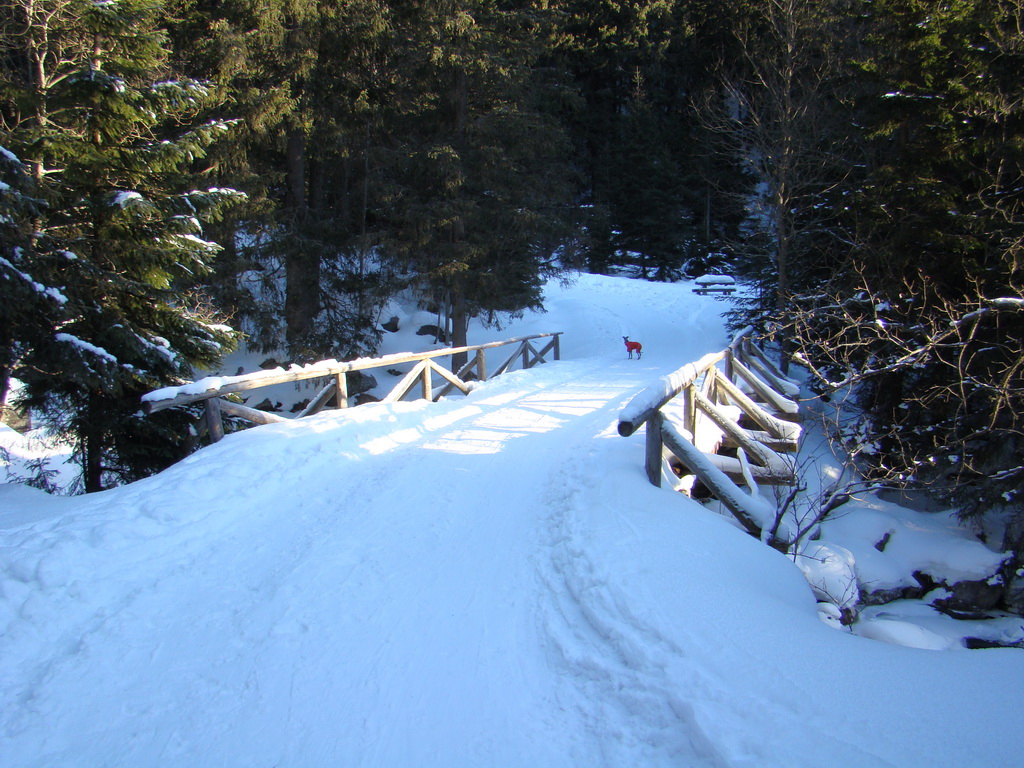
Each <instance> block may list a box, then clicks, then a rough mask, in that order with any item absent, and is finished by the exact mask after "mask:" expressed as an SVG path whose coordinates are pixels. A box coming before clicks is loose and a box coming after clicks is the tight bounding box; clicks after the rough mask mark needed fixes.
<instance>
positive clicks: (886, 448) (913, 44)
mask: <svg viewBox="0 0 1024 768" xmlns="http://www.w3.org/2000/svg"><path fill="white" fill-rule="evenodd" d="M860 9H861V10H862V11H863V14H862V18H863V19H864V20H865V24H866V27H867V29H866V32H867V34H865V35H864V36H863V38H862V40H863V43H862V49H861V50H860V51H859V55H858V56H857V57H856V59H855V60H856V61H857V62H858V69H857V71H856V78H855V79H853V80H852V81H851V82H852V84H853V86H854V88H853V89H851V93H853V94H856V96H857V98H856V102H855V107H856V114H855V121H854V124H855V125H857V126H858V127H859V130H860V132H861V133H860V135H859V136H858V137H857V138H858V140H859V141H860V142H861V145H862V146H863V147H864V156H865V157H866V158H867V161H866V163H865V164H864V169H863V174H862V176H861V177H860V179H859V183H858V184H856V185H853V184H851V185H850V186H849V187H848V188H847V190H846V191H847V194H846V195H845V199H844V203H843V216H844V219H845V222H846V224H847V231H848V232H849V233H850V242H851V244H852V248H851V251H850V254H849V258H848V260H847V261H846V262H845V264H844V265H843V266H844V269H837V270H836V273H835V276H834V279H833V281H832V284H831V286H830V288H831V289H832V290H830V291H828V292H827V293H826V292H819V295H818V296H808V297H807V298H806V301H805V302H804V305H803V306H804V307H805V308H806V309H807V313H806V314H805V315H804V316H803V319H804V320H805V321H806V325H805V327H804V328H803V329H801V330H800V331H799V332H798V333H797V334H795V335H796V336H799V337H801V338H802V339H803V352H804V355H805V357H806V358H807V359H808V360H810V361H813V363H814V364H816V365H817V366H819V368H820V369H821V370H822V372H823V373H824V376H825V378H827V379H831V380H833V381H835V382H837V383H842V382H856V383H857V389H856V392H857V395H858V402H859V403H860V405H861V406H862V408H863V410H864V419H863V422H862V424H861V425H859V427H858V431H859V434H858V435H857V438H856V444H857V445H859V446H861V447H862V448H864V449H865V450H864V454H863V455H864V458H865V465H866V467H867V468H869V470H870V471H872V472H874V473H875V474H876V475H877V476H878V477H880V478H884V479H888V480H891V481H893V482H900V483H910V484H917V485H919V486H920V487H925V488H928V489H929V490H930V491H931V492H933V493H934V494H936V495H938V496H940V497H942V498H944V499H945V500H947V501H953V502H955V503H957V504H959V505H961V509H963V510H964V511H965V512H967V513H969V512H971V511H980V510H983V509H986V508H991V507H993V506H999V505H1003V506H1008V507H1010V508H1015V509H1018V510H1019V509H1021V508H1022V500H1021V498H1020V496H1019V491H1018V488H1019V484H1020V479H1021V476H1022V472H1021V469H1020V468H1021V467H1022V466H1024V443H1022V441H1021V440H1020V437H1019V435H1020V429H1021V426H1022V425H1021V422H1020V419H1019V414H1020V413H1021V412H1022V408H1024V401H1022V400H1021V398H1022V396H1024V379H1022V376H1021V371H1022V366H1024V347H1022V345H1021V339H1022V338H1024V313H1022V311H1021V307H1022V306H1024V292H1022V288H1024V285H1022V279H1021V278H1022V273H1021V262H1020V255H1021V243H1022V242H1024V241H1022V233H1024V185H1022V180H1024V89H1022V85H1021V82H1020V78H1019V72H1020V71H1021V67H1022V66H1024V38H1022V36H1021V31H1020V30H1021V22H1022V21H1024V6H1022V4H1021V3H1020V2H1002V1H999V2H981V1H980V0H961V1H960V2H933V1H931V0H878V1H877V2H872V3H863V4H861V6H860ZM1015 546H1018V547H1019V546H1020V542H1018V543H1017V544H1015Z"/></svg>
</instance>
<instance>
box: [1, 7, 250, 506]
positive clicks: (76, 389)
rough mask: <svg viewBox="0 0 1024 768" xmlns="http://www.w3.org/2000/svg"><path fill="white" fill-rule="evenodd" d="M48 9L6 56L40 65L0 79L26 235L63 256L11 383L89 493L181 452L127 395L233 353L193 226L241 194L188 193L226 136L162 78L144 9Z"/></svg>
mask: <svg viewBox="0 0 1024 768" xmlns="http://www.w3.org/2000/svg"><path fill="white" fill-rule="evenodd" d="M57 6H58V7H57V9H56V10H57V14H55V15H49V16H48V17H47V19H46V23H47V24H48V25H49V27H48V28H47V29H46V30H45V32H46V34H43V31H44V30H42V29H39V28H37V27H36V26H34V25H37V24H38V23H39V18H38V17H35V16H33V15H32V14H31V11H33V10H38V8H39V6H38V5H35V4H31V3H25V4H24V6H23V7H22V10H24V11H25V16H24V17H23V18H22V22H23V23H24V24H25V27H26V28H27V29H28V30H29V34H27V35H26V36H24V37H22V38H21V39H20V40H18V41H17V42H20V44H21V48H20V49H19V50H18V53H19V55H21V56H22V57H23V58H24V59H26V60H29V61H35V62H38V63H39V64H40V66H38V67H34V68H29V69H28V70H27V73H26V71H25V70H22V71H18V70H14V69H8V70H7V73H6V76H7V78H8V82H9V83H10V84H11V86H13V87H12V88H10V89H9V92H10V93H11V94H12V96H13V98H12V99H11V100H9V101H8V109H7V110H6V114H7V115H14V116H15V118H13V119H12V120H11V122H12V127H11V131H10V139H11V143H12V146H13V147H14V148H15V149H16V151H17V152H18V153H19V154H20V156H21V157H22V158H23V159H24V160H25V161H26V162H27V163H29V164H30V165H31V166H32V167H33V168H34V169H35V174H34V175H35V177H36V178H37V180H38V183H39V192H40V196H41V197H42V198H43V199H44V201H45V203H46V207H45V208H44V209H43V210H42V211H41V215H40V216H39V219H38V221H37V222H36V223H37V229H38V231H39V232H40V233H41V238H42V239H43V240H45V242H46V243H47V244H48V245H49V247H50V250H51V251H52V252H54V253H59V254H61V256H62V259H61V261H60V264H59V268H58V269H56V270H55V271H54V279H53V281H54V283H55V284H59V285H60V286H61V288H60V290H61V292H62V295H63V296H64V297H65V299H66V302H65V303H64V304H63V307H62V313H61V316H60V318H59V322H57V323H52V324H51V325H50V327H48V328H47V329H46V333H45V335H44V336H42V337H40V338H35V339H31V340H30V341H31V345H32V346H31V348H30V350H29V352H28V354H26V355H25V356H24V357H23V358H22V360H21V361H20V364H19V366H18V368H17V370H16V371H15V374H16V375H17V376H18V377H19V378H20V379H22V380H23V381H24V383H25V385H26V391H27V394H28V398H27V399H28V404H29V405H30V406H32V407H33V408H36V409H39V410H41V412H42V413H43V414H44V415H45V416H46V417H47V418H48V419H49V420H50V421H51V422H53V423H54V424H55V426H56V427H57V428H59V429H62V430H66V431H69V432H71V433H73V434H74V435H76V438H77V446H78V454H79V456H80V458H81V461H82V467H83V483H84V487H85V490H87V491H96V490H100V489H101V488H103V487H105V486H107V485H109V484H110V483H115V482H123V481H128V480H132V479H136V478H138V477H140V476H144V475H145V474H149V473H151V472H153V471H155V470H157V469H159V468H162V467H163V466H166V464H167V463H169V461H170V460H172V459H173V458H175V457H177V456H180V455H181V451H182V450H183V448H182V445H183V444H184V443H185V440H184V438H185V436H186V430H187V427H188V424H187V423H186V422H185V421H184V420H183V419H182V417H180V416H169V417H166V418H164V419H160V420H155V419H154V420H150V419H143V417H142V415H141V413H140V412H139V408H138V398H139V396H140V395H141V394H142V393H144V392H146V391H148V390H150V389H153V388H156V387H159V386H162V385H166V384H170V383H176V382H179V381H181V380H182V379H183V378H186V377H191V376H192V374H193V369H194V366H209V365H212V364H213V363H215V362H216V361H217V360H218V359H219V358H220V356H221V354H222V352H223V351H224V350H225V349H226V348H228V346H229V345H230V344H231V343H232V340H233V337H234V334H233V332H232V331H231V330H230V329H229V328H227V327H226V326H224V325H221V324H219V323H218V322H216V320H215V318H214V313H213V312H212V311H211V310H210V308H209V307H208V306H207V305H206V304H205V302H204V301H203V299H202V297H201V295H200V294H198V293H197V292H195V289H196V288H197V280H198V278H199V277H201V276H202V275H204V274H206V273H207V272H208V271H209V268H210V267H209V265H210V262H211V260H212V259H213V258H214V257H215V255H216V253H217V251H218V250H219V247H218V246H217V245H216V244H214V243H212V242H210V241H208V240H206V239H204V237H203V229H202V222H203V221H204V220H208V219H209V218H211V217H215V216H216V215H217V213H218V211H219V210H220V209H221V208H222V207H223V206H224V205H225V204H226V203H228V202H230V201H231V200H232V199H237V198H239V197H240V196H241V194H240V193H236V192H233V191H232V190H226V189H219V188H207V189H199V188H197V187H195V186H193V180H194V177H195V171H196V169H197V168H198V163H199V162H200V161H201V159H202V158H203V156H204V153H205V150H206V148H207V147H208V146H209V145H210V144H211V143H212V142H213V141H214V140H215V139H216V138H217V137H219V136H221V135H223V134H224V133H225V132H226V131H227V130H228V128H229V126H228V125H227V124H226V123H224V122H222V121H218V120H214V119H207V118H206V117H205V113H206V111H207V110H208V109H209V107H210V106H211V103H210V101H211V99H210V91H209V89H208V88H207V86H206V85H205V84H203V83H201V82H198V81H193V80H187V79H173V78H169V77H167V75H168V74H169V73H168V72H167V71H166V70H165V69H164V68H163V62H164V59H165V55H166V41H165V35H164V33H163V32H162V31H161V30H160V28H159V26H158V23H159V19H160V6H159V4H158V3H155V2H149V0H115V1H114V2H105V3H94V2H91V1H89V0H81V1H80V2H67V3H59V4H57ZM37 33H38V34H37ZM69 54H74V55H69ZM24 105H27V107H26V106H24ZM18 115H21V117H20V119H17V116H18Z"/></svg>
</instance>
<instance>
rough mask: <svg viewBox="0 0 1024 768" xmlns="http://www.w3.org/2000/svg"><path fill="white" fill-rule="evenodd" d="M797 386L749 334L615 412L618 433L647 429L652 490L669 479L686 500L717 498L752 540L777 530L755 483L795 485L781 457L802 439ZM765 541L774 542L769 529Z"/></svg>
mask: <svg viewBox="0 0 1024 768" xmlns="http://www.w3.org/2000/svg"><path fill="white" fill-rule="evenodd" d="M799 391H800V388H799V385H798V384H797V383H796V382H794V381H792V380H791V379H789V378H787V377H786V376H785V375H783V373H782V372H781V371H780V370H779V369H778V367H777V366H776V365H775V364H774V363H773V362H772V361H771V360H770V359H769V358H768V356H767V355H766V354H765V352H764V351H763V350H762V349H761V347H760V346H759V345H758V343H757V341H756V339H755V338H754V332H753V329H751V328H746V329H744V330H743V331H741V332H740V333H738V334H737V335H736V337H735V338H734V339H733V341H732V342H731V343H730V344H729V346H728V347H726V348H725V349H724V350H722V351H720V352H713V353H711V354H708V355H705V356H704V357H702V358H701V359H700V360H698V361H696V362H694V363H689V364H687V365H684V366H683V367H682V368H680V369H678V370H677V371H675V372H673V373H671V374H669V375H668V376H664V377H662V378H661V379H660V380H659V381H658V382H657V383H656V384H653V385H652V386H650V387H647V388H646V389H644V390H643V391H642V392H640V393H639V394H638V395H636V396H635V397H634V398H633V399H632V400H631V401H630V402H629V403H628V404H627V405H626V407H625V408H623V409H622V411H621V412H620V414H619V427H618V429H619V434H620V435H622V436H623V437H629V436H631V435H632V434H634V433H635V432H636V431H637V430H638V429H639V428H640V427H641V426H645V425H646V443H645V445H646V448H645V458H644V466H645V470H646V472H647V477H648V479H649V480H650V482H651V483H652V484H653V485H656V486H658V487H661V485H662V482H663V479H666V478H668V479H670V480H671V482H672V484H673V487H675V488H676V490H679V491H682V492H683V493H686V494H687V495H690V496H691V497H694V496H698V495H700V496H703V497H708V496H710V497H712V498H714V499H717V500H718V501H719V502H721V504H722V505H723V506H724V507H725V508H726V509H727V510H728V511H729V512H730V513H731V514H732V515H733V516H734V517H735V518H736V519H737V520H738V521H739V522H740V524H741V525H742V526H743V527H744V528H745V529H746V530H747V531H749V532H750V533H751V534H753V535H755V536H758V537H761V536H762V534H763V532H764V531H765V530H766V528H768V527H770V526H773V525H774V526H777V525H778V516H777V514H776V512H777V510H776V509H775V508H774V505H773V504H772V503H771V502H770V501H769V500H768V499H766V498H764V497H763V496H762V495H761V493H760V489H759V485H765V484H772V485H777V484H786V483H792V482H793V481H794V479H795V466H794V461H793V460H792V459H791V457H788V456H787V455H786V454H788V453H791V452H793V451H795V450H796V449H797V447H798V444H799V440H800V432H801V428H800V425H799V424H798V423H797V419H798V417H799V410H800V408H799V404H798V402H797V401H796V400H794V399H793V398H794V397H796V396H797V395H799ZM770 533H771V535H770V536H769V538H770V540H773V541H774V539H775V538H776V533H777V531H776V530H775V529H774V528H772V529H771V531H770Z"/></svg>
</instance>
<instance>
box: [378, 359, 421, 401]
mask: <svg viewBox="0 0 1024 768" xmlns="http://www.w3.org/2000/svg"><path fill="white" fill-rule="evenodd" d="M426 366H427V361H426V360H420V361H419V362H418V363H416V365H414V366H413V367H412V370H410V371H409V372H408V373H407V374H405V376H404V377H403V378H402V380H401V381H400V382H398V383H397V384H396V385H395V386H394V388H393V389H392V390H391V391H390V392H388V394H387V395H385V397H384V399H383V400H382V401H381V402H384V403H397V402H399V401H400V400H402V398H404V397H405V396H406V395H407V394H409V391H410V390H411V389H412V388H413V386H414V385H415V384H416V382H417V381H419V380H420V378H421V377H422V375H423V369H424V368H425V367H426Z"/></svg>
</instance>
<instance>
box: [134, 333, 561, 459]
mask: <svg viewBox="0 0 1024 768" xmlns="http://www.w3.org/2000/svg"><path fill="white" fill-rule="evenodd" d="M561 334H562V332H561V331H556V332H554V333H537V334H534V335H532V336H521V337H519V338H515V339H506V340H504V341H494V342H490V343H488V344H474V345H471V346H465V347H446V348H444V349H436V350H431V351H429V352H399V353H396V354H392V355H384V356H383V357H375V358H362V359H359V360H351V361H347V362H338V361H337V360H324V361H322V362H319V363H312V364H310V365H303V366H295V365H293V366H291V367H289V368H288V369H287V370H285V369H283V368H276V369H274V370H270V371H258V372H256V373H249V374H240V375H238V376H210V377H207V378H204V379H200V380H198V381H195V382H192V383H189V384H183V385H181V386H177V387H165V388H163V389H158V390H154V391H152V392H149V393H147V394H145V395H143V397H142V410H143V412H145V413H147V414H150V413H155V412H157V411H161V410H164V409H166V408H174V407H176V406H182V405H189V404H192V403H197V402H204V403H205V405H206V424H207V427H208V429H209V431H210V437H211V439H212V440H213V441H214V442H216V441H218V440H220V439H221V438H222V437H223V436H224V424H223V414H225V413H227V414H229V415H232V416H236V417H239V418H242V419H245V420H248V421H251V422H253V423H255V424H270V423H274V422H280V421H291V419H289V418H286V417H284V416H280V415H278V414H276V413H271V412H268V411H261V410H258V409H256V408H250V407H248V406H246V405H243V404H241V403H237V402H234V401H233V400H228V399H225V398H226V396H228V395H233V394H238V393H241V392H250V391H253V390H257V389H261V388H263V387H270V386H274V385H277V384H286V383H291V382H300V381H306V380H310V379H322V380H325V381H326V384H325V385H324V386H323V387H322V388H321V389H320V390H319V391H318V392H317V394H316V396H315V397H313V398H312V399H311V400H310V402H309V404H308V405H306V407H305V408H304V409H303V410H302V411H301V412H300V413H298V414H297V415H296V416H295V417H293V418H303V417H305V416H311V415H313V414H314V413H318V412H319V411H321V410H323V409H324V408H325V407H326V406H327V405H328V403H329V402H330V401H331V400H332V398H333V399H334V400H335V402H336V405H337V407H338V408H347V407H348V404H349V403H348V399H349V395H348V374H349V373H352V372H354V371H368V370H373V369H376V368H391V367H394V366H396V365H401V364H403V363H410V362H412V363H415V365H413V367H412V369H411V370H409V372H408V373H406V374H405V376H403V378H402V379H401V380H400V381H398V383H396V384H395V386H394V387H393V388H392V389H391V391H390V392H389V393H388V394H387V395H386V396H385V397H384V398H382V400H383V401H384V402H397V401H399V400H403V399H405V398H406V397H408V396H409V395H410V394H412V393H414V392H418V393H419V396H420V397H422V398H427V399H430V400H437V399H438V398H439V397H443V396H444V395H447V394H448V393H449V392H451V391H452V390H455V389H457V390H459V391H460V392H463V393H466V394H468V393H469V391H470V389H471V388H472V386H473V385H472V381H473V380H476V381H487V380H488V379H493V378H494V377H495V376H500V375H501V374H503V373H505V372H506V371H508V370H510V369H511V368H512V367H513V366H514V365H515V364H516V363H519V364H520V365H521V367H522V368H523V369H527V368H532V367H533V366H535V365H538V364H540V363H544V362H547V356H548V355H549V354H550V355H551V358H552V359H553V360H558V359H560V357H561V350H560V346H559V338H560V336H561ZM540 339H547V341H546V343H544V344H543V345H541V342H540V341H538V340H540ZM535 343H536V345H535ZM512 345H515V348H514V349H513V351H512V353H511V354H510V355H509V356H508V357H507V358H506V359H505V360H504V361H503V362H502V363H501V364H500V365H499V366H498V367H497V368H495V369H494V370H493V372H489V371H488V358H487V353H488V351H490V350H498V349H502V348H507V347H510V346H512ZM538 347H539V348H538ZM458 354H466V355H467V356H468V362H467V363H466V364H465V365H464V366H462V368H460V369H459V370H458V371H452V370H449V369H448V368H445V367H443V366H442V365H440V364H439V362H438V361H439V360H440V359H443V358H452V357H453V356H454V355H458ZM435 375H436V376H437V377H438V378H439V380H440V382H441V383H440V385H439V386H437V387H435V386H434V376H435Z"/></svg>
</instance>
